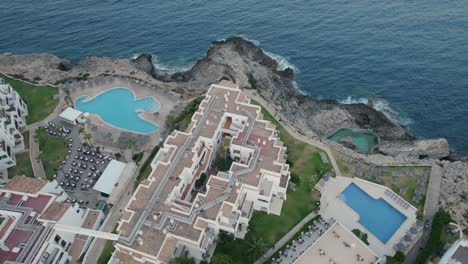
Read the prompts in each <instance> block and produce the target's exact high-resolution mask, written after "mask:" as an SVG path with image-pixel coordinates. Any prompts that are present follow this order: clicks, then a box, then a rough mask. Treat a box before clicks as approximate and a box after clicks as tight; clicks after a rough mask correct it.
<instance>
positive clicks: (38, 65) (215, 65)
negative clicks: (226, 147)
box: [0, 37, 468, 210]
mask: <svg viewBox="0 0 468 264" xmlns="http://www.w3.org/2000/svg"><path fill="white" fill-rule="evenodd" d="M278 66H279V65H278V62H277V61H276V60H275V59H273V58H271V57H270V56H268V55H267V54H266V53H265V52H264V51H263V50H262V49H261V48H259V47H257V46H256V45H255V44H254V43H252V42H250V41H248V40H245V39H243V38H240V37H231V38H228V39H226V40H222V41H214V42H212V45H211V47H210V48H209V49H208V52H207V54H206V55H205V56H204V57H203V58H201V59H199V60H198V61H197V62H196V63H195V64H194V65H193V67H192V68H191V69H189V70H187V71H183V72H176V73H171V74H169V73H164V72H159V71H158V69H157V68H155V66H154V65H153V63H152V56H151V55H150V54H142V55H140V56H138V57H137V58H135V59H116V58H109V57H89V58H86V59H84V60H82V61H80V62H78V63H75V64H74V63H71V62H70V61H68V60H66V59H63V58H59V57H57V56H54V55H51V54H44V53H41V54H26V55H17V54H9V53H5V54H0V72H3V73H6V74H9V75H13V76H18V77H21V78H23V79H27V80H30V81H33V82H37V83H51V84H55V85H58V86H59V87H63V85H64V83H67V82H75V81H86V80H89V79H92V78H95V77H97V76H103V75H105V76H118V77H125V78H133V79H136V80H141V81H143V82H146V83H149V84H151V85H152V86H155V87H158V88H160V89H165V90H167V91H173V92H175V93H177V94H179V95H180V96H181V98H183V99H189V98H193V97H194V96H197V95H201V94H203V93H205V92H206V90H207V88H208V87H209V85H210V84H212V83H216V82H219V81H220V80H222V79H229V80H231V81H233V82H235V83H236V84H238V85H239V86H240V87H241V88H244V89H254V90H255V91H256V92H257V93H258V94H259V95H261V96H262V97H263V98H265V100H267V101H268V102H271V104H272V106H273V107H274V108H275V109H276V110H277V111H279V112H281V113H283V116H284V117H285V119H287V121H288V122H289V123H290V124H292V125H293V126H294V127H295V128H296V129H297V130H298V131H300V132H301V133H303V134H306V135H309V136H312V137H316V138H322V139H323V138H326V137H327V136H328V135H330V134H332V133H334V132H335V131H336V130H338V129H340V128H352V129H366V130H370V131H372V132H374V133H375V134H377V135H378V136H379V137H380V141H381V143H380V144H379V145H378V147H377V148H376V150H375V153H374V154H375V155H370V156H375V157H382V156H386V157H389V158H390V157H391V158H394V159H395V160H398V161H401V160H403V161H409V162H418V161H420V160H421V161H422V160H424V161H426V162H431V161H437V160H444V161H443V162H441V163H442V165H443V166H444V167H447V168H448V169H447V170H445V174H444V177H445V178H444V182H447V181H451V179H456V180H457V183H458V185H459V186H466V185H463V184H460V181H461V182H464V183H465V184H466V182H467V179H466V177H467V176H466V174H465V175H464V176H463V177H464V178H463V177H462V178H460V177H459V175H455V174H458V173H460V172H461V171H464V170H468V169H466V168H467V167H468V166H464V165H463V166H462V165H452V164H454V162H461V161H466V160H467V158H466V156H465V155H460V154H458V153H450V152H449V145H448V142H447V140H446V139H443V138H441V139H426V140H416V138H415V137H414V135H412V134H411V132H410V131H409V129H408V128H406V127H404V126H402V125H400V124H398V123H395V122H393V121H392V120H390V119H389V118H387V117H386V116H385V115H384V114H383V113H381V112H379V111H377V110H375V109H374V108H372V106H371V105H366V104H363V103H357V104H341V103H339V102H337V101H336V100H318V99H314V98H312V97H309V96H305V95H304V94H302V93H301V92H300V91H299V90H298V89H297V88H296V87H295V86H294V71H293V70H292V69H290V68H287V69H285V70H280V69H279V67H278ZM456 164H459V163H456ZM462 164H466V162H462ZM453 168H456V169H453ZM465 172H466V171H465ZM451 182H452V183H453V181H451ZM446 185H447V186H452V184H449V183H446ZM455 185H456V184H455ZM443 191H444V189H442V192H443ZM451 192H452V190H451V191H450V193H451ZM447 193H448V191H447ZM457 195H458V196H460V194H459V192H455V194H453V195H452V194H450V197H456V196H457ZM442 197H444V196H443V195H442ZM460 197H464V196H460ZM454 199H457V201H458V202H457V201H452V202H451V203H450V204H451V205H453V204H460V203H459V201H460V199H458V198H454ZM461 204H462V205H463V204H466V202H465V203H463V202H462V203H461ZM460 210H462V209H461V208H460ZM463 210H465V209H463Z"/></svg>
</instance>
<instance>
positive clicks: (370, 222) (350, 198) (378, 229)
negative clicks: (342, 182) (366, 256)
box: [340, 183, 406, 244]
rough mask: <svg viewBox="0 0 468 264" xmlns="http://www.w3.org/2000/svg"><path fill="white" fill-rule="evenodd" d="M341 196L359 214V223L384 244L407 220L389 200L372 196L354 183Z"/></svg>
mask: <svg viewBox="0 0 468 264" xmlns="http://www.w3.org/2000/svg"><path fill="white" fill-rule="evenodd" d="M340 198H341V200H343V202H345V203H346V204H347V205H348V206H349V207H351V208H352V209H353V210H354V211H356V213H358V214H359V223H360V224H361V225H363V226H364V227H365V228H366V229H367V230H369V231H370V232H371V233H372V234H373V235H374V236H375V237H377V238H378V239H379V240H380V241H382V243H384V244H385V243H387V241H388V240H389V239H390V238H391V237H392V236H393V234H394V233H395V232H396V231H397V230H398V228H399V227H400V226H401V224H402V223H403V222H404V221H405V220H406V216H405V215H403V214H402V213H401V212H400V211H398V210H397V209H395V207H393V206H391V205H390V204H389V203H388V202H387V201H385V200H384V199H382V198H380V199H374V198H372V197H371V196H369V194H367V193H366V192H365V191H364V190H362V189H361V188H359V187H358V186H357V185H356V184H354V183H351V184H350V185H349V186H348V187H346V189H345V190H344V191H343V192H342V193H341V194H340Z"/></svg>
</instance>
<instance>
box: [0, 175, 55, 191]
mask: <svg viewBox="0 0 468 264" xmlns="http://www.w3.org/2000/svg"><path fill="white" fill-rule="evenodd" d="M47 183H48V181H47V180H44V179H39V178H33V177H26V176H15V177H13V179H11V180H10V181H9V182H8V183H7V184H5V186H4V187H3V189H5V190H9V191H15V192H24V193H31V194H35V193H38V192H39V191H40V190H42V188H43V187H44V186H45V185H46V184H47Z"/></svg>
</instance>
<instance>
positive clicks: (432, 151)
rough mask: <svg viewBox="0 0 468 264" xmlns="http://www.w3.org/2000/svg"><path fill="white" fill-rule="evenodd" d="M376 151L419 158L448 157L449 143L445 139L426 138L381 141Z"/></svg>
mask: <svg viewBox="0 0 468 264" xmlns="http://www.w3.org/2000/svg"><path fill="white" fill-rule="evenodd" d="M378 151H379V152H381V153H383V154H385V155H389V156H393V157H397V156H406V157H410V158H419V159H425V158H428V159H442V158H445V157H448V156H449V154H450V152H449V144H448V142H447V139H445V138H439V139H426V140H417V141H414V142H382V143H381V144H380V145H379V146H378Z"/></svg>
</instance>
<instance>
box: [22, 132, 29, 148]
mask: <svg viewBox="0 0 468 264" xmlns="http://www.w3.org/2000/svg"><path fill="white" fill-rule="evenodd" d="M23 138H24V149H28V148H29V131H24V132H23Z"/></svg>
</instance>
